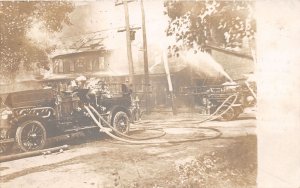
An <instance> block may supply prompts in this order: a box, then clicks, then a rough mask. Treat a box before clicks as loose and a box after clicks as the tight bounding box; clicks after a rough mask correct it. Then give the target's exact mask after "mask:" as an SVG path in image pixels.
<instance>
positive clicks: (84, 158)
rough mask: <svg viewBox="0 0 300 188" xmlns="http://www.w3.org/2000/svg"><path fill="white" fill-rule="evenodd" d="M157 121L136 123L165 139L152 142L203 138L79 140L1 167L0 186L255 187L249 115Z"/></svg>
mask: <svg viewBox="0 0 300 188" xmlns="http://www.w3.org/2000/svg"><path fill="white" fill-rule="evenodd" d="M159 117H162V116H161V114H157V116H155V115H152V116H151V117H150V116H149V117H144V120H142V121H141V122H140V123H139V125H137V126H148V127H163V128H164V130H165V131H166V133H167V134H166V136H164V137H161V138H159V139H155V140H154V141H155V142H157V141H174V140H177V141H178V140H181V139H191V138H203V140H201V141H196V142H182V143H165V144H140V145H133V144H124V143H120V142H116V141H114V140H112V139H110V138H107V137H102V138H99V139H87V138H86V137H83V138H80V139H77V140H76V143H75V142H74V141H69V142H68V143H71V147H70V149H69V150H66V151H63V152H58V153H52V154H49V155H42V156H36V157H31V158H24V159H19V160H15V161H9V162H3V163H1V164H0V176H1V179H0V180H1V186H0V187H1V188H8V187H9V188H12V187H18V188H19V187H20V188H21V187H30V188H38V187H41V188H42V187H53V188H56V187H64V188H71V187H72V188H77V187H82V188H89V187H93V188H95V187H97V188H100V187H132V188H133V187H156V188H157V187H256V170H257V162H256V154H257V153H256V149H257V148H256V135H255V127H256V126H255V118H254V116H253V114H251V113H248V114H247V113H246V114H243V115H242V116H241V117H240V118H239V120H236V121H231V122H223V121H211V122H206V123H203V124H197V123H195V121H189V120H188V119H194V120H196V119H198V117H197V116H190V115H187V116H184V115H181V116H176V117H172V116H171V115H170V116H164V118H159ZM165 117H167V118H165ZM137 126H133V130H134V128H136V127H137ZM199 126H200V127H202V129H199ZM210 128H215V129H210ZM216 130H217V131H216ZM218 131H219V132H218ZM220 132H221V133H222V135H219V137H217V138H213V137H215V136H218V134H219V133H220ZM155 134H159V132H157V131H154V130H152V131H150V130H148V131H145V132H144V131H143V132H141V131H133V132H132V134H131V135H133V136H150V135H152V136H153V135H155ZM210 138H213V139H210Z"/></svg>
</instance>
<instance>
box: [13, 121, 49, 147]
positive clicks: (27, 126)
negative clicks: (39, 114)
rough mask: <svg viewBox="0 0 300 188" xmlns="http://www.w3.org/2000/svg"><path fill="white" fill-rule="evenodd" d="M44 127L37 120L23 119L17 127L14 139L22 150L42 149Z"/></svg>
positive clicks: (44, 138) (45, 136)
mask: <svg viewBox="0 0 300 188" xmlns="http://www.w3.org/2000/svg"><path fill="white" fill-rule="evenodd" d="M46 138H47V135H46V129H45V127H44V126H43V124H42V123H41V122H39V121H37V120H29V121H25V122H23V123H22V124H21V126H19V127H18V128H17V132H16V141H17V144H18V146H19V148H20V149H21V150H23V151H35V150H39V149H43V148H44V147H45V144H46Z"/></svg>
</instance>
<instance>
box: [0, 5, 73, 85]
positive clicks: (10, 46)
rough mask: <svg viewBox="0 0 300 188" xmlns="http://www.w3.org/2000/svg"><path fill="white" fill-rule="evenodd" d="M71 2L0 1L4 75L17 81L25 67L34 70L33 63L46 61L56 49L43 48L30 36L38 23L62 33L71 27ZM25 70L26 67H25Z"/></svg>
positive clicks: (0, 63) (0, 62) (0, 68)
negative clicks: (68, 26)
mask: <svg viewBox="0 0 300 188" xmlns="http://www.w3.org/2000/svg"><path fill="white" fill-rule="evenodd" d="M73 9H74V6H73V5H72V4H71V3H69V2H42V1H41V2H0V57H1V58H0V74H1V75H2V78H1V79H6V81H8V80H10V81H12V80H14V78H15V76H16V75H17V73H18V70H19V69H20V68H21V65H24V68H25V69H27V70H30V69H32V66H33V65H32V62H42V63H43V62H45V61H46V59H47V54H48V53H49V52H50V51H51V50H53V48H54V47H48V48H40V47H39V46H37V45H36V44H35V43H34V42H33V41H32V40H30V39H29V38H28V36H27V32H28V31H29V30H30V29H31V28H32V27H33V26H34V24H36V23H40V24H42V25H43V26H44V28H46V30H47V31H49V32H58V31H60V30H61V29H62V27H63V24H71V23H70V20H69V17H68V14H69V13H70V12H72V11H73ZM22 68H23V67H22Z"/></svg>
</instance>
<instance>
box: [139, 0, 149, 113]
mask: <svg viewBox="0 0 300 188" xmlns="http://www.w3.org/2000/svg"><path fill="white" fill-rule="evenodd" d="M140 6H141V12H142V31H143V52H144V73H145V85H146V91H145V92H146V112H147V113H149V112H150V105H149V102H150V101H149V86H150V83H149V67H148V50H147V35H146V24H145V10H144V3H143V0H140Z"/></svg>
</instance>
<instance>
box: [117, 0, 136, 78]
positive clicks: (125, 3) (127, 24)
mask: <svg viewBox="0 0 300 188" xmlns="http://www.w3.org/2000/svg"><path fill="white" fill-rule="evenodd" d="M128 2H130V1H127V0H123V1H122V2H118V1H117V2H116V3H115V5H116V6H118V5H121V4H123V7H124V13H125V24H126V26H125V28H126V41H127V58H128V67H129V84H133V83H134V76H133V74H134V69H133V60H132V49H131V38H130V25H129V12H128Z"/></svg>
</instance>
